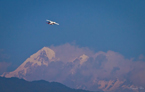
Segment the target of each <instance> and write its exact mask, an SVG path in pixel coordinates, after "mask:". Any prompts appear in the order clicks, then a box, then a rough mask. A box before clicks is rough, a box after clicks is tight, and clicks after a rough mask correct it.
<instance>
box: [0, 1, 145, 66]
mask: <svg viewBox="0 0 145 92" xmlns="http://www.w3.org/2000/svg"><path fill="white" fill-rule="evenodd" d="M46 19H49V20H53V21H56V22H58V23H59V24H60V25H59V26H57V25H48V24H46V21H45V20H46ZM65 43H75V44H76V45H77V46H79V47H88V48H90V49H92V50H93V51H95V52H97V51H105V52H107V51H108V50H112V51H115V52H118V53H121V54H122V55H123V56H125V57H126V58H132V57H138V56H139V55H140V54H143V55H145V0H139V1H138V0H109V1H108V0H0V55H1V56H0V62H3V61H7V62H11V63H13V64H15V65H20V64H21V63H22V62H24V61H25V60H26V59H27V58H28V57H29V56H30V55H32V54H34V53H35V52H37V51H38V50H40V49H41V48H43V47H44V46H51V45H54V46H58V45H62V44H65Z"/></svg>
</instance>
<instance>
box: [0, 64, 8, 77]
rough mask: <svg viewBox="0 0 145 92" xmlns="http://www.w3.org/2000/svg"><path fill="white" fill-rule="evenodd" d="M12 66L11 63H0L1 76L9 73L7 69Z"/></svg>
mask: <svg viewBox="0 0 145 92" xmlns="http://www.w3.org/2000/svg"><path fill="white" fill-rule="evenodd" d="M10 65H11V63H7V62H0V74H2V73H4V72H7V68H8V67H9V66H10Z"/></svg>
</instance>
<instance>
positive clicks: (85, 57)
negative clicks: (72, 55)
mask: <svg viewBox="0 0 145 92" xmlns="http://www.w3.org/2000/svg"><path fill="white" fill-rule="evenodd" d="M88 58H89V57H88V56H87V55H85V54H83V55H81V56H80V57H79V60H80V64H81V65H82V64H83V63H84V62H86V61H87V60H88Z"/></svg>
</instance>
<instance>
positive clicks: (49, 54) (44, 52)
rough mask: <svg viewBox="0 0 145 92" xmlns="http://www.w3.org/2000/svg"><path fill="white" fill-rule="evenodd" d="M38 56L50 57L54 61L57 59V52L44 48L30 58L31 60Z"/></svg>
mask: <svg viewBox="0 0 145 92" xmlns="http://www.w3.org/2000/svg"><path fill="white" fill-rule="evenodd" d="M38 56H41V57H44V56H46V57H48V58H49V60H53V59H54V58H55V52H54V51H53V50H52V49H50V48H48V47H43V48H42V49H41V50H39V51H38V52H37V53H35V54H33V55H31V56H30V58H35V59H36V58H38Z"/></svg>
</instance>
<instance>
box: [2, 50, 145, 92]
mask: <svg viewBox="0 0 145 92" xmlns="http://www.w3.org/2000/svg"><path fill="white" fill-rule="evenodd" d="M75 50H80V52H81V53H74V51H75ZM75 50H72V51H69V50H68V51H66V50H63V49H60V48H54V47H51V48H48V47H43V48H42V49H41V50H39V51H38V52H36V53H34V54H33V55H31V56H30V57H29V58H27V59H26V60H25V61H24V62H23V63H22V64H21V65H20V66H19V67H18V68H17V69H16V70H14V71H12V72H5V73H3V74H2V75H1V76H2V77H7V78H11V77H18V78H22V79H25V80H27V81H35V80H46V81H50V82H60V83H62V84H64V85H67V86H68V87H71V88H76V89H84V90H91V91H105V92H143V91H145V90H144V86H143V85H140V84H137V83H135V82H134V81H133V78H134V77H132V76H133V73H134V72H133V70H134V68H132V67H134V66H129V64H130V63H131V62H132V61H131V60H128V59H124V58H123V57H122V55H120V54H118V53H116V52H113V51H108V52H107V53H105V52H98V53H92V52H89V51H87V49H85V50H84V49H83V51H82V49H77V48H75ZM124 62H125V63H126V64H125V65H124V64H123V63H124ZM143 83H144V82H143Z"/></svg>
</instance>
